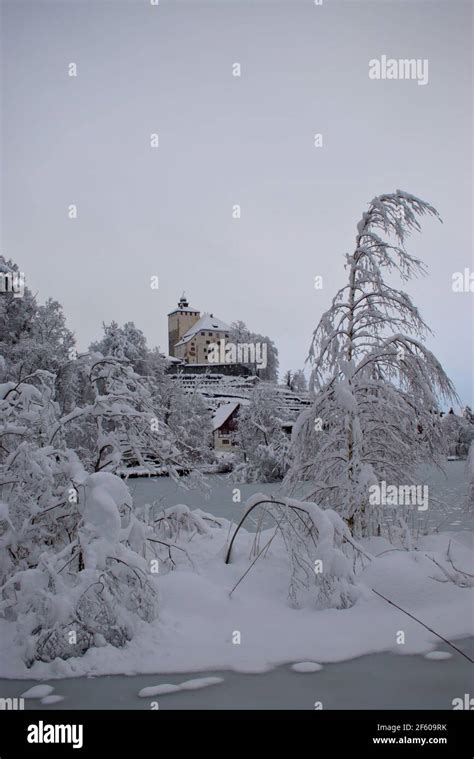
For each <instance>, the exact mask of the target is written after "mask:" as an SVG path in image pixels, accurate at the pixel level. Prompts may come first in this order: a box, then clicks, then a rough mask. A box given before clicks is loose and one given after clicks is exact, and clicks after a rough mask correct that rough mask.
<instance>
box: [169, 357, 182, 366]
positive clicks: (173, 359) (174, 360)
mask: <svg viewBox="0 0 474 759" xmlns="http://www.w3.org/2000/svg"><path fill="white" fill-rule="evenodd" d="M166 360H167V361H169V362H170V364H181V363H182V362H183V359H182V358H176V356H166Z"/></svg>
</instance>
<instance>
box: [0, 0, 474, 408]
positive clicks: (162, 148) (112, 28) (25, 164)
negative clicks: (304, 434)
mask: <svg viewBox="0 0 474 759" xmlns="http://www.w3.org/2000/svg"><path fill="white" fill-rule="evenodd" d="M2 10H3V24H2V43H3V44H2V48H3V75H4V78H3V103H2V153H3V169H2V190H3V203H2V239H1V248H2V251H1V252H2V253H3V254H4V255H6V256H7V258H8V257H10V258H12V259H13V260H15V261H16V262H17V263H18V265H19V267H20V269H21V270H22V271H24V272H26V276H27V283H28V285H29V286H30V288H31V289H32V290H33V291H35V292H38V297H39V299H40V300H44V299H46V298H47V297H48V296H52V297H54V298H56V299H57V300H59V301H60V302H61V303H62V304H63V306H64V309H65V313H66V316H67V319H68V325H69V327H70V328H71V329H72V330H73V331H74V332H75V334H76V336H77V339H78V343H79V347H80V348H81V349H82V348H86V347H87V346H88V344H89V342H90V341H91V340H93V339H97V337H98V336H99V335H100V331H101V324H102V322H103V321H105V322H110V321H111V320H112V319H115V320H117V321H119V322H120V323H123V322H125V321H129V320H133V321H134V322H135V323H136V324H137V326H139V327H140V328H141V329H142V330H143V331H144V332H145V334H146V336H147V338H148V341H149V343H150V344H151V345H155V344H158V345H160V347H161V348H162V349H164V350H165V351H167V317H166V315H167V313H168V312H169V311H170V310H172V309H173V308H174V307H175V305H176V303H177V301H178V298H179V296H180V295H181V292H182V291H183V290H185V291H186V294H187V296H188V297H189V301H190V305H192V306H194V307H196V308H197V309H199V310H201V312H203V311H210V312H212V313H214V314H215V315H216V316H219V317H220V318H221V319H223V320H225V321H227V322H231V321H233V320H237V319H241V320H243V321H245V322H246V323H247V324H248V326H249V327H250V328H251V329H252V330H253V331H256V332H259V333H263V334H268V335H269V336H270V337H271V338H272V339H273V340H274V341H275V342H276V344H277V346H278V348H279V351H280V365H281V369H282V370H286V369H287V368H289V367H291V368H293V369H295V368H298V367H300V366H303V363H304V360H305V358H306V356H307V352H308V347H309V343H310V338H311V333H312V330H313V329H314V327H315V326H316V324H317V322H318V320H319V318H320V316H321V313H322V312H323V310H325V309H326V308H327V307H328V305H329V303H330V300H331V298H332V296H333V295H334V293H335V291H336V290H337V289H338V288H339V287H340V286H341V285H342V284H343V283H344V281H345V272H344V258H343V255H344V253H345V252H349V251H350V250H351V249H352V246H353V243H354V237H355V226H356V223H357V221H358V220H359V218H360V216H361V214H362V212H363V211H364V210H365V208H366V205H367V202H368V201H370V200H371V198H372V197H373V196H374V195H377V194H379V193H382V192H390V191H394V190H395V189H397V188H401V189H404V190H406V191H408V192H411V193H413V194H415V195H418V196H420V197H422V198H423V199H425V200H428V201H429V202H431V203H432V204H433V205H435V206H436V207H437V208H438V210H439V212H440V213H441V215H442V217H443V220H444V224H443V225H440V224H439V223H436V222H435V221H427V222H426V223H425V225H424V228H423V233H422V235H418V236H416V237H413V238H412V239H411V242H410V244H409V250H410V251H411V252H413V253H415V254H416V255H418V256H419V257H421V258H422V259H423V260H424V261H425V262H426V263H427V264H428V266H429V271H430V273H429V276H428V277H426V278H425V279H424V280H421V281H416V282H413V283H411V284H410V285H409V286H408V287H406V289H407V290H408V292H409V293H410V294H411V295H412V296H413V298H414V300H415V303H417V305H418V306H419V308H420V310H421V313H422V315H423V316H424V318H425V320H426V321H427V322H428V324H429V325H430V326H431V327H432V329H433V331H434V333H435V337H434V338H433V339H431V340H430V342H429V344H430V347H431V348H432V349H433V350H434V351H435V353H436V354H437V356H438V357H439V358H440V360H441V361H442V363H443V365H444V367H445V369H446V370H447V372H448V374H449V375H450V376H451V378H452V379H453V380H454V382H455V384H456V386H457V388H458V391H459V393H460V394H461V396H462V399H463V400H464V402H469V403H472V402H473V391H472V376H473V338H472V335H473V316H472V315H473V308H472V302H473V301H472V299H473V297H474V294H472V293H471V294H470V293H468V292H465V293H453V292H452V275H453V273H454V272H456V271H462V270H463V269H464V268H465V267H470V269H471V270H472V269H473V268H474V266H473V261H472V24H471V21H472V19H471V17H472V4H471V3H459V2H456V1H455V0H446V1H445V2H430V1H429V0H424V2H415V1H413V0H410V2H398V1H397V2H391V1H388V0H382V1H378V2H358V1H356V0H351V1H350V2H337V1H336V0H324V4H323V5H322V6H316V5H315V4H314V2H313V0H282V1H281V2H274V1H272V0H265V1H264V0H260V1H258V0H254V1H253V2H232V1H231V0H219V2H202V1H201V0H193V1H192V2H180V1H179V0H168V2H167V0H160V2H159V5H158V6H153V5H151V3H150V0H128V1H127V2H117V0H103V1H102V0H94V1H93V2H83V1H82V0H74V2H73V0H62V2H46V1H44V0H33V2H30V1H29V0H15V2H3V3H2ZM382 55H387V56H388V57H392V58H396V59H399V58H417V59H428V62H429V80H428V84H426V85H424V86H422V85H418V83H417V82H416V81H393V80H390V81H389V80H385V81H374V80H371V79H369V77H368V70H369V65H368V62H369V60H370V59H373V58H379V57H380V56H382ZM236 62H238V63H240V65H241V76H240V77H234V76H233V75H232V66H233V64H234V63H236ZM70 63H75V64H76V65H77V77H70V76H68V66H69V64H70ZM152 133H158V134H159V148H152V147H151V146H150V134H152ZM315 133H322V135H323V146H322V147H320V148H315V147H314V144H313V138H314V134H315ZM70 204H76V205H77V209H78V218H77V219H75V220H71V219H69V218H68V206H69V205H70ZM234 204H240V206H241V218H240V219H239V220H235V219H233V218H232V206H233V205H234ZM154 275H157V276H158V277H159V281H160V288H159V290H158V291H156V290H152V289H151V288H150V277H152V276H154ZM316 275H321V276H323V284H324V287H323V289H322V290H315V289H314V285H313V282H314V277H315V276H316Z"/></svg>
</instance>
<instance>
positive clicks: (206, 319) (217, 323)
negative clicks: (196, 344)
mask: <svg viewBox="0 0 474 759" xmlns="http://www.w3.org/2000/svg"><path fill="white" fill-rule="evenodd" d="M205 330H208V331H209V332H229V330H230V327H229V325H228V324H226V323H225V322H223V321H222V319H218V318H217V317H216V316H212V314H203V316H201V318H200V319H198V321H197V322H195V324H193V326H192V327H190V328H189V329H188V331H187V332H185V333H184V335H183V337H182V338H181V340H180V341H179V342H178V343H176V345H184V343H187V342H188V341H189V340H190V339H191V338H192V337H194V335H196V334H197V333H198V332H201V331H205ZM175 347H176V346H175Z"/></svg>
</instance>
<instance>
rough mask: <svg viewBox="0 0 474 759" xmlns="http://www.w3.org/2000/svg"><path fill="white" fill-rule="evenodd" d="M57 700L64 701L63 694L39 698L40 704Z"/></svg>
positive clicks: (54, 702)
mask: <svg viewBox="0 0 474 759" xmlns="http://www.w3.org/2000/svg"><path fill="white" fill-rule="evenodd" d="M58 701H64V696H45V697H44V698H42V699H41V703H42V704H57V703H58Z"/></svg>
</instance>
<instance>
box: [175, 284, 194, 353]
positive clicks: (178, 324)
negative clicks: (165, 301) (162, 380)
mask: <svg viewBox="0 0 474 759" xmlns="http://www.w3.org/2000/svg"><path fill="white" fill-rule="evenodd" d="M200 316H201V314H200V312H199V311H198V310H197V309H195V308H189V303H188V301H187V299H186V296H185V294H184V293H183V294H182V296H181V298H180V299H179V301H178V308H176V309H175V310H174V311H171V312H170V313H169V314H168V353H169V355H170V356H175V349H174V347H175V345H176V343H177V342H178V341H179V340H181V338H182V337H183V335H184V333H185V332H187V331H188V329H190V328H191V327H192V326H193V324H195V323H196V322H197V321H198V320H199V318H200Z"/></svg>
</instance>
